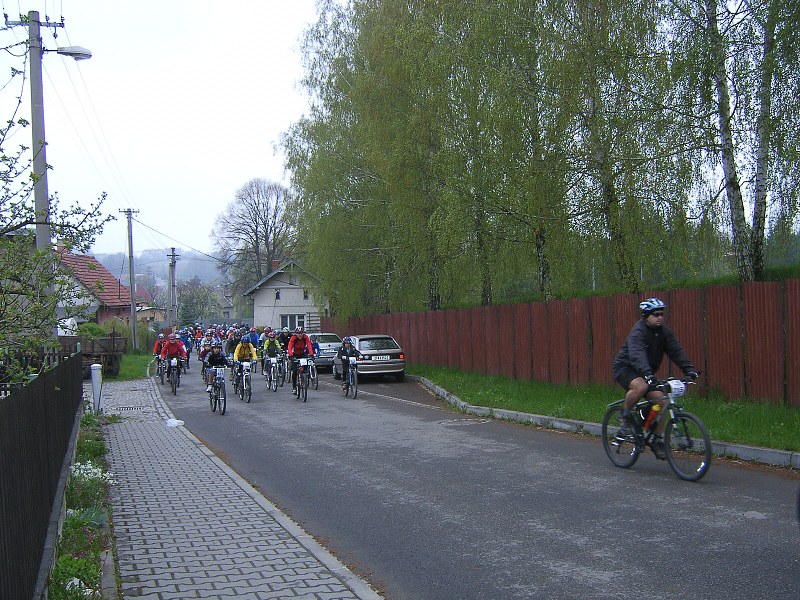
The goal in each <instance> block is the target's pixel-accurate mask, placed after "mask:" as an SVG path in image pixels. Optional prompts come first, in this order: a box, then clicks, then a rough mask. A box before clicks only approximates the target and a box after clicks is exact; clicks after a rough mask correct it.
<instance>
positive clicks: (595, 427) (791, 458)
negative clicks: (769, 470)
mask: <svg viewBox="0 0 800 600" xmlns="http://www.w3.org/2000/svg"><path fill="white" fill-rule="evenodd" d="M406 377H407V378H408V379H410V380H411V381H416V382H418V383H420V384H422V385H423V386H424V387H425V388H427V389H428V390H429V391H431V392H432V393H433V394H435V395H436V396H439V397H440V398H442V399H443V400H444V401H445V402H447V403H448V404H451V405H452V406H454V407H456V408H457V409H458V410H460V411H461V412H464V413H467V414H470V415H476V416H480V417H491V418H495V419H501V420H505V421H514V422H516V423H525V424H529V425H537V426H539V427H544V428H545V429H558V430H560V431H569V432H573V433H588V434H590V435H593V436H597V437H599V436H600V435H601V434H600V428H601V426H600V424H599V423H589V422H587V421H578V420H576V419H561V418H557V417H548V416H545V415H535V414H531V413H523V412H518V411H514V410H506V409H503V408H489V407H486V406H473V405H471V404H467V403H466V402H464V401H463V400H461V399H460V398H459V397H458V396H456V395H454V394H452V393H450V392H448V391H447V390H445V389H444V388H442V387H439V386H438V385H436V384H435V383H433V382H431V381H430V380H428V379H426V378H425V377H421V376H419V375H406ZM711 447H712V449H713V452H714V454H717V455H721V456H727V457H730V458H737V459H739V460H746V461H752V462H756V463H761V464H765V465H772V466H778V467H789V468H791V469H800V452H791V451H786V450H775V449H773V448H760V447H757V446H745V445H743V444H732V443H730V442H718V441H713V440H712V441H711Z"/></svg>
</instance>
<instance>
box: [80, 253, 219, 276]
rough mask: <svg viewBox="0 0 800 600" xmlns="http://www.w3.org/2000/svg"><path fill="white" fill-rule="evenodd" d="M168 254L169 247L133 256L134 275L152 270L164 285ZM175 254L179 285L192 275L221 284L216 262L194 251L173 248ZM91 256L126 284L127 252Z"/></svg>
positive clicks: (167, 272) (176, 274) (166, 274)
mask: <svg viewBox="0 0 800 600" xmlns="http://www.w3.org/2000/svg"><path fill="white" fill-rule="evenodd" d="M169 253H170V250H169V249H168V248H164V249H163V250H144V251H142V252H140V253H138V254H137V253H134V265H133V268H134V269H135V270H136V274H137V275H142V274H145V273H147V272H148V270H149V271H152V273H153V276H154V277H155V278H156V281H158V282H162V283H163V282H166V281H167V277H168V275H169ZM175 254H176V255H177V256H178V260H177V261H176V264H175V278H176V279H177V281H178V283H180V282H182V281H189V280H190V279H192V278H194V277H195V276H196V277H197V278H198V279H200V281H201V282H203V283H206V284H209V285H213V284H217V283H220V274H219V271H218V270H217V265H218V264H219V261H217V260H214V259H213V258H210V257H208V256H206V255H205V254H201V253H199V252H195V251H194V250H182V249H180V248H176V249H175ZM93 256H94V257H95V258H96V259H97V261H98V262H99V263H100V264H102V265H103V266H104V267H105V268H106V269H108V270H109V271H111V273H112V274H113V275H114V276H115V277H117V278H118V279H121V280H122V282H123V283H125V282H127V281H128V255H127V253H124V252H115V253H113V254H94V255H93Z"/></svg>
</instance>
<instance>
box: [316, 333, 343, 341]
mask: <svg viewBox="0 0 800 600" xmlns="http://www.w3.org/2000/svg"><path fill="white" fill-rule="evenodd" d="M317 341H318V342H319V343H320V344H341V343H342V340H340V339H339V336H338V335H336V334H333V333H326V334H324V335H318V336H317Z"/></svg>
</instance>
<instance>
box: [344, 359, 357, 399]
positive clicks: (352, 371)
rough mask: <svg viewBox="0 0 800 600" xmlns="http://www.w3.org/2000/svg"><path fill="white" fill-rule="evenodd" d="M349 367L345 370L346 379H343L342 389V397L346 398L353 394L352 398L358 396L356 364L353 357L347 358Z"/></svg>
mask: <svg viewBox="0 0 800 600" xmlns="http://www.w3.org/2000/svg"><path fill="white" fill-rule="evenodd" d="M348 360H349V363H350V364H349V366H348V368H347V377H345V378H344V381H343V383H342V387H343V388H344V395H345V396H347V394H349V393H350V392H353V398H354V399H355V398H356V397H357V396H358V363H357V362H356V357H355V356H350V357H348Z"/></svg>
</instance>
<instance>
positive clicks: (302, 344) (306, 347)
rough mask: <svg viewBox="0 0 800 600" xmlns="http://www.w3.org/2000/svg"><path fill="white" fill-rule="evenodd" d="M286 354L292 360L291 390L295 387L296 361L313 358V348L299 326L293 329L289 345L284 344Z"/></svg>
mask: <svg viewBox="0 0 800 600" xmlns="http://www.w3.org/2000/svg"><path fill="white" fill-rule="evenodd" d="M286 353H287V354H288V355H289V358H291V359H292V363H291V369H292V390H294V388H295V386H296V385H297V361H298V359H300V358H303V357H304V356H314V348H313V346H312V345H311V339H310V338H309V337H308V336H307V335H306V334H305V333H303V328H302V327H301V326H299V325H298V326H297V327H295V330H294V335H293V336H292V337H290V338H289V343H288V344H286Z"/></svg>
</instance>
